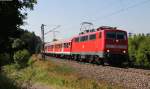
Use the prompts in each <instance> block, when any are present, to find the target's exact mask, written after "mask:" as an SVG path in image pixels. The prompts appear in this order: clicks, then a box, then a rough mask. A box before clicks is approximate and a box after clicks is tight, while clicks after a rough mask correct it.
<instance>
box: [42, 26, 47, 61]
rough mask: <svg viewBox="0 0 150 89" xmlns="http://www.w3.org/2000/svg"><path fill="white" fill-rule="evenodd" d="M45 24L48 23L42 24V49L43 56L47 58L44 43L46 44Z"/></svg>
mask: <svg viewBox="0 0 150 89" xmlns="http://www.w3.org/2000/svg"><path fill="white" fill-rule="evenodd" d="M44 26H46V25H44V24H42V25H41V35H42V37H41V38H42V49H41V51H42V58H43V59H44V60H45V55H44V54H45V49H44V45H45V42H44Z"/></svg>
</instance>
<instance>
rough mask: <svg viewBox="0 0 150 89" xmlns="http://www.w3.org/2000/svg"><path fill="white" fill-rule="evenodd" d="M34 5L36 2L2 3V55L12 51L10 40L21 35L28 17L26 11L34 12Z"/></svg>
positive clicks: (28, 0) (0, 11) (0, 17)
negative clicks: (21, 28)
mask: <svg viewBox="0 0 150 89" xmlns="http://www.w3.org/2000/svg"><path fill="white" fill-rule="evenodd" d="M34 4H36V0H12V1H0V28H1V30H0V49H1V50H0V53H2V52H4V51H10V50H11V45H10V38H15V37H17V36H19V35H20V34H19V29H20V26H21V25H23V20H24V19H25V18H26V16H27V13H26V12H25V10H27V9H30V10H33V6H34ZM23 10H24V11H23Z"/></svg>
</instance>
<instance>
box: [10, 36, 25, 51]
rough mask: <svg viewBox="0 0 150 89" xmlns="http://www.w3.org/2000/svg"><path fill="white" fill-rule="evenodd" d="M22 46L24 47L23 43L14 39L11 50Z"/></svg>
mask: <svg viewBox="0 0 150 89" xmlns="http://www.w3.org/2000/svg"><path fill="white" fill-rule="evenodd" d="M23 46H24V42H23V41H22V40H21V39H19V38H17V39H15V40H14V42H13V43H12V48H14V49H20V48H22V47H23Z"/></svg>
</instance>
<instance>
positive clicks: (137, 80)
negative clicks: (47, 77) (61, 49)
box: [47, 57, 150, 89]
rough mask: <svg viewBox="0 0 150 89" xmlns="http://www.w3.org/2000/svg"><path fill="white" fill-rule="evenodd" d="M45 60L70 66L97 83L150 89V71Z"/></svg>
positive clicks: (126, 88)
mask: <svg viewBox="0 0 150 89" xmlns="http://www.w3.org/2000/svg"><path fill="white" fill-rule="evenodd" d="M47 59H50V60H52V61H54V62H57V63H58V64H65V65H68V66H71V67H73V68H75V69H77V71H78V72H79V74H80V75H82V76H84V77H89V78H93V79H96V80H97V81H106V82H108V83H110V84H112V85H116V84H118V85H121V86H123V87H125V89H150V70H144V69H135V68H118V67H111V66H101V65H95V64H89V63H81V62H77V61H72V60H64V59H59V58H54V57H47Z"/></svg>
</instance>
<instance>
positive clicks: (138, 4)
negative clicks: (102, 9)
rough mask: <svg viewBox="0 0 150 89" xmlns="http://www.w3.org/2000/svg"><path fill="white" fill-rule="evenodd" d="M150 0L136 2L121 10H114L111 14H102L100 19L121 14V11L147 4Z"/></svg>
mask: <svg viewBox="0 0 150 89" xmlns="http://www.w3.org/2000/svg"><path fill="white" fill-rule="evenodd" d="M148 2H150V0H145V1H142V2H139V3H136V4H134V5H131V6H128V7H126V8H122V9H120V10H117V11H115V12H112V13H110V14H107V15H105V16H102V17H101V18H100V19H105V18H108V17H111V16H113V15H116V14H119V13H121V12H124V11H127V10H129V9H132V8H135V7H138V6H140V5H143V4H145V3H148Z"/></svg>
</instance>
